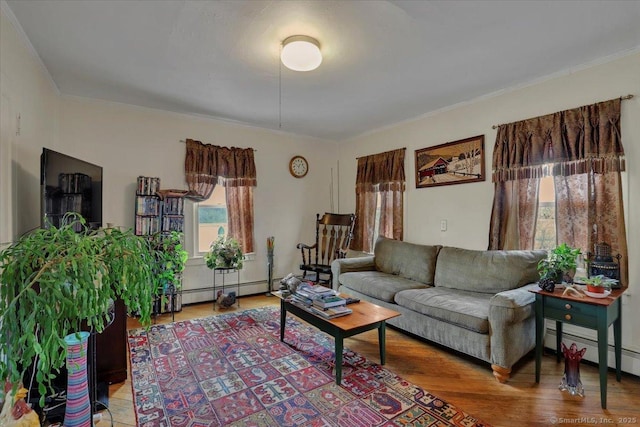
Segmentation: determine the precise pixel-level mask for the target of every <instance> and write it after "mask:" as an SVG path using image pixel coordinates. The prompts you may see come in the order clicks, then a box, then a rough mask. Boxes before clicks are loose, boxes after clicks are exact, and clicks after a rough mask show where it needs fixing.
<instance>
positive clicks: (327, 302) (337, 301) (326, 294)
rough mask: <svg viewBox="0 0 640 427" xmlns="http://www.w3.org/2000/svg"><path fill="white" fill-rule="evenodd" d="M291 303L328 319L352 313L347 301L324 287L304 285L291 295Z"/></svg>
mask: <svg viewBox="0 0 640 427" xmlns="http://www.w3.org/2000/svg"><path fill="white" fill-rule="evenodd" d="M290 301H291V303H292V304H295V305H297V306H299V307H301V308H304V309H305V310H307V311H309V312H311V313H314V314H317V315H319V316H322V317H324V318H327V319H333V318H334V317H340V316H344V315H347V314H350V313H352V310H351V309H350V308H347V306H346V305H347V301H346V300H345V299H344V298H341V297H340V296H338V293H337V292H336V291H334V290H333V289H330V288H327V287H326V286H322V285H312V284H308V283H302V284H300V285H299V286H298V288H297V289H296V291H295V292H294V293H293V294H291V297H290Z"/></svg>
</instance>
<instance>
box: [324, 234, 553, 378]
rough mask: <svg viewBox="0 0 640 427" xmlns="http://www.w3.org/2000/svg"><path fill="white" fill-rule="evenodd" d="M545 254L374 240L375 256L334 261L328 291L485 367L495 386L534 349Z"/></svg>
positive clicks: (381, 238) (382, 239) (382, 238)
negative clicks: (380, 310)
mask: <svg viewBox="0 0 640 427" xmlns="http://www.w3.org/2000/svg"><path fill="white" fill-rule="evenodd" d="M545 256H546V252H545V251H477V250H468V249H461V248H454V247H446V246H445V247H442V246H429V245H418V244H413V243H407V242H401V241H397V240H391V239H386V238H384V237H380V238H379V239H378V240H377V241H376V244H375V249H374V255H372V256H365V257H359V258H345V259H338V260H335V261H334V262H333V263H332V264H331V268H332V272H333V283H332V286H333V288H334V289H338V290H339V291H340V292H341V293H345V294H349V295H352V296H355V297H357V298H360V299H362V300H366V301H370V302H373V303H375V304H377V305H380V306H383V307H388V308H391V309H393V310H396V311H398V312H400V313H401V314H402V315H401V316H398V317H396V318H394V319H391V320H389V321H388V323H389V324H391V325H393V326H395V327H397V328H399V329H402V330H404V331H407V332H410V333H412V334H415V335H418V336H420V337H423V338H426V339H427V340H430V341H434V342H436V343H438V344H441V345H444V346H446V347H450V348H452V349H455V350H457V351H460V352H462V353H465V354H468V355H471V356H473V357H476V358H478V359H481V360H483V361H485V362H489V363H490V364H491V367H492V369H493V374H494V376H495V377H496V378H497V379H498V381H500V382H505V381H507V380H508V379H509V375H510V373H511V368H512V366H513V365H514V364H515V363H516V362H517V361H518V360H520V358H521V357H522V356H524V355H525V354H527V353H528V352H529V351H530V350H531V349H533V348H534V346H535V313H534V307H533V302H534V299H535V296H534V294H532V293H531V292H529V291H528V290H529V289H531V288H534V287H536V286H537V285H535V283H534V282H536V281H537V280H538V277H539V276H538V272H537V264H538V261H539V260H540V259H542V258H544V257H545Z"/></svg>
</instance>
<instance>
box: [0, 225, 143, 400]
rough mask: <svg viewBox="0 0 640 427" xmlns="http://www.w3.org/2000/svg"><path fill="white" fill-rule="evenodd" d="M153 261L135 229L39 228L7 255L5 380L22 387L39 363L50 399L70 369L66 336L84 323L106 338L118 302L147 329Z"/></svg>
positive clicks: (3, 269)
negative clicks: (62, 371) (58, 377)
mask: <svg viewBox="0 0 640 427" xmlns="http://www.w3.org/2000/svg"><path fill="white" fill-rule="evenodd" d="M78 221H79V224H78ZM78 227H80V228H82V229H84V230H85V231H84V232H81V233H77V232H75V231H74V229H78ZM154 260H155V256H154V252H153V249H152V248H151V247H150V245H149V243H148V242H147V241H146V240H145V239H143V238H140V237H138V236H135V235H134V234H133V233H132V232H131V230H126V231H122V230H120V229H116V228H113V229H106V230H100V231H89V230H87V229H86V227H85V223H84V220H83V219H81V218H80V219H76V220H74V221H73V222H71V223H70V224H68V225H66V226H62V227H60V228H56V227H51V228H49V229H37V230H35V231H33V232H30V233H28V234H26V235H24V236H22V237H21V238H20V239H19V240H18V241H16V242H15V243H13V244H11V245H10V246H9V247H7V248H5V249H4V250H2V252H0V349H1V353H2V355H1V356H0V378H2V379H4V378H8V379H9V380H10V381H11V382H13V383H14V384H16V383H18V382H19V381H20V380H22V378H23V375H24V373H25V370H26V369H28V368H29V367H30V366H31V365H32V364H33V366H34V371H35V381H36V383H37V384H38V390H39V392H40V395H41V396H45V393H46V391H47V388H49V387H50V384H51V380H52V379H53V378H55V377H56V375H57V374H58V373H59V369H60V368H61V367H62V366H63V365H64V363H65V353H66V352H65V344H64V337H65V336H66V335H68V334H70V333H74V332H77V331H80V330H81V327H82V325H83V324H85V325H87V326H88V327H89V328H93V329H94V330H95V331H98V332H101V331H102V330H103V329H104V327H105V326H106V325H107V324H108V321H109V315H108V306H109V305H110V303H112V301H114V300H116V299H117V298H121V299H122V300H123V301H124V303H125V305H126V306H127V307H128V309H129V310H130V311H133V312H136V313H137V314H138V315H139V316H140V320H141V322H142V323H143V324H145V325H148V324H149V323H150V320H151V306H152V294H153V287H154V284H155V282H154V280H155V279H154V275H153V274H152V270H153V265H154V264H153V263H154ZM87 326H85V329H86V327H87ZM42 399H44V397H43V398H42Z"/></svg>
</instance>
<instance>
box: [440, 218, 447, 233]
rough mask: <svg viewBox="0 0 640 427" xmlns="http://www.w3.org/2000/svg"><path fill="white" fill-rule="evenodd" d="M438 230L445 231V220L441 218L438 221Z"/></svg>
mask: <svg viewBox="0 0 640 427" xmlns="http://www.w3.org/2000/svg"><path fill="white" fill-rule="evenodd" d="M440 231H447V220H446V219H443V220H442V221H440Z"/></svg>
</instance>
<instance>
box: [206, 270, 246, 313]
mask: <svg viewBox="0 0 640 427" xmlns="http://www.w3.org/2000/svg"><path fill="white" fill-rule="evenodd" d="M233 273H236V274H237V281H236V286H235V288H236V301H235V304H237V307H240V299H239V298H238V297H239V296H240V270H239V269H237V268H233V267H228V268H226V267H216V268H214V269H213V310H214V311H215V310H216V302H217V301H218V292H217V290H218V287H219V286H218V284H217V283H216V276H218V275H220V276H222V286H221V290H222V293H223V294H224V293H225V292H224V291H225V288H229V287H233V285H226V284H225V278H226V276H227V275H228V274H233ZM218 305H219V304H218Z"/></svg>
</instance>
